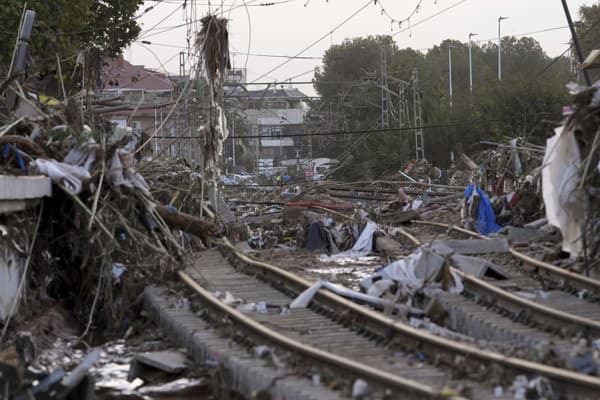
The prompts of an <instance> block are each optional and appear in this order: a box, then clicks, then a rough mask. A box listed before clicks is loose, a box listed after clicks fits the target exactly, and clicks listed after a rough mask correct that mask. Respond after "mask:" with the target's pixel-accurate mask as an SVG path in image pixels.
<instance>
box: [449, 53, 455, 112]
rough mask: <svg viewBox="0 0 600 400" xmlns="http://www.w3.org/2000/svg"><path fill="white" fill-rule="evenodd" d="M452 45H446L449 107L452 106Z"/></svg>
mask: <svg viewBox="0 0 600 400" xmlns="http://www.w3.org/2000/svg"><path fill="white" fill-rule="evenodd" d="M453 48H454V46H448V82H449V86H450V87H449V91H450V108H452V107H454V102H453V98H452V49H453Z"/></svg>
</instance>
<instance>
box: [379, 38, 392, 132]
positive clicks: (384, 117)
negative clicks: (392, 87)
mask: <svg viewBox="0 0 600 400" xmlns="http://www.w3.org/2000/svg"><path fill="white" fill-rule="evenodd" d="M388 90H389V89H388V80H387V59H386V54H385V47H382V48H381V128H383V129H386V128H388V127H389V126H390V119H389V111H390V110H389V104H390V101H389V100H390V95H389V93H388Z"/></svg>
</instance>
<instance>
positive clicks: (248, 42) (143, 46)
mask: <svg viewBox="0 0 600 400" xmlns="http://www.w3.org/2000/svg"><path fill="white" fill-rule="evenodd" d="M596 2H597V1H596ZM185 3H186V7H185V9H184V7H183V4H184V0H162V1H156V0H155V1H145V3H144V6H143V7H142V8H140V10H139V13H138V14H141V17H140V18H139V22H140V24H141V26H142V33H141V34H140V38H139V39H138V40H137V41H136V42H134V43H133V44H132V45H131V46H130V47H129V48H128V49H127V50H126V51H125V58H126V59H127V60H128V61H130V62H132V63H134V64H138V65H145V66H147V67H150V68H154V69H160V70H166V71H167V72H169V73H174V74H177V73H178V72H179V69H180V68H179V53H180V52H181V51H184V52H186V53H187V40H186V38H187V37H191V38H192V42H193V37H194V34H193V32H194V29H199V28H200V24H199V22H196V23H193V24H188V25H187V26H185V25H184V24H185V23H186V21H192V20H198V19H200V18H202V17H203V16H205V15H206V14H207V13H208V12H209V11H212V12H213V13H218V14H219V15H222V16H223V17H226V18H228V19H229V20H230V22H229V34H230V51H231V52H232V59H233V66H234V67H236V68H244V67H245V68H246V69H247V71H248V72H247V73H248V82H257V83H269V82H275V81H277V82H281V81H285V80H290V79H291V80H292V82H297V84H296V85H294V86H295V87H297V88H299V89H300V90H301V91H303V92H304V93H305V94H307V95H309V96H314V95H316V93H315V91H314V89H313V88H312V85H307V84H301V83H300V82H307V81H310V80H311V79H312V76H313V71H314V68H316V67H318V66H320V65H321V60H320V59H321V57H322V56H323V54H324V53H325V51H326V50H327V49H328V48H329V46H331V45H332V44H339V43H341V42H342V41H343V40H344V39H349V38H354V37H360V36H368V35H390V34H391V35H393V38H394V40H395V41H396V44H397V45H398V47H399V48H406V47H411V48H413V49H418V50H422V51H426V50H427V49H428V48H431V47H432V46H434V45H437V44H439V43H440V42H442V41H443V40H445V39H456V40H460V41H463V42H465V43H466V42H467V41H468V36H469V33H476V34H478V35H477V36H474V37H473V40H481V41H489V40H492V41H494V42H497V36H498V17H500V16H503V17H508V19H506V20H503V21H502V22H501V33H502V36H504V35H522V34H526V33H530V34H528V35H527V36H532V37H534V38H535V39H536V40H538V41H539V42H540V44H541V46H542V48H543V49H544V50H545V51H546V53H547V54H548V55H550V56H558V55H560V54H561V53H562V52H563V51H565V50H566V49H567V47H568V44H567V42H568V41H569V39H570V32H569V29H568V27H567V22H566V18H565V14H564V10H563V8H562V3H561V1H560V0H377V1H374V0H369V1H367V0H224V1H209V0H187V1H186V2H185ZM191 3H195V7H192V6H191ZM593 3H595V1H589V0H588V1H582V0H570V1H567V4H568V5H569V8H570V10H571V15H572V16H573V19H574V20H575V21H576V20H577V19H578V9H579V7H581V6H582V5H591V4H593ZM244 4H245V6H244ZM150 6H153V9H151V10H150V11H147V12H144V10H146V9H147V8H148V7H150ZM436 14H437V15H436ZM182 25H183V26H182ZM189 27H191V28H189ZM533 32H535V33H533ZM142 41H143V42H144V43H142ZM148 42H149V43H148ZM248 53H249V54H250V55H247V54H248ZM298 55H299V57H298V58H285V57H282V56H288V57H292V56H298ZM271 56H278V57H271ZM190 62H193V60H192V59H191V58H188V57H187V56H186V64H189V63H190ZM189 69H190V65H187V66H186V71H189ZM262 87H264V86H262Z"/></svg>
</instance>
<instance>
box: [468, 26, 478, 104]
mask: <svg viewBox="0 0 600 400" xmlns="http://www.w3.org/2000/svg"><path fill="white" fill-rule="evenodd" d="M476 35H477V33H469V91H470V92H471V93H473V63H472V56H471V43H472V42H471V38H472V37H473V36H476Z"/></svg>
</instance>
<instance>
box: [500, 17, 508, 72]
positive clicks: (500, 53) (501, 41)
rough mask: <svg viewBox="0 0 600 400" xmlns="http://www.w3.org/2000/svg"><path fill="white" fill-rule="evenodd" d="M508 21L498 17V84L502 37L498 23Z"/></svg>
mask: <svg viewBox="0 0 600 400" xmlns="http://www.w3.org/2000/svg"><path fill="white" fill-rule="evenodd" d="M503 19H508V17H502V16H500V17H498V82H500V81H501V80H502V51H501V46H502V36H501V35H500V21H502V20H503Z"/></svg>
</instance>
